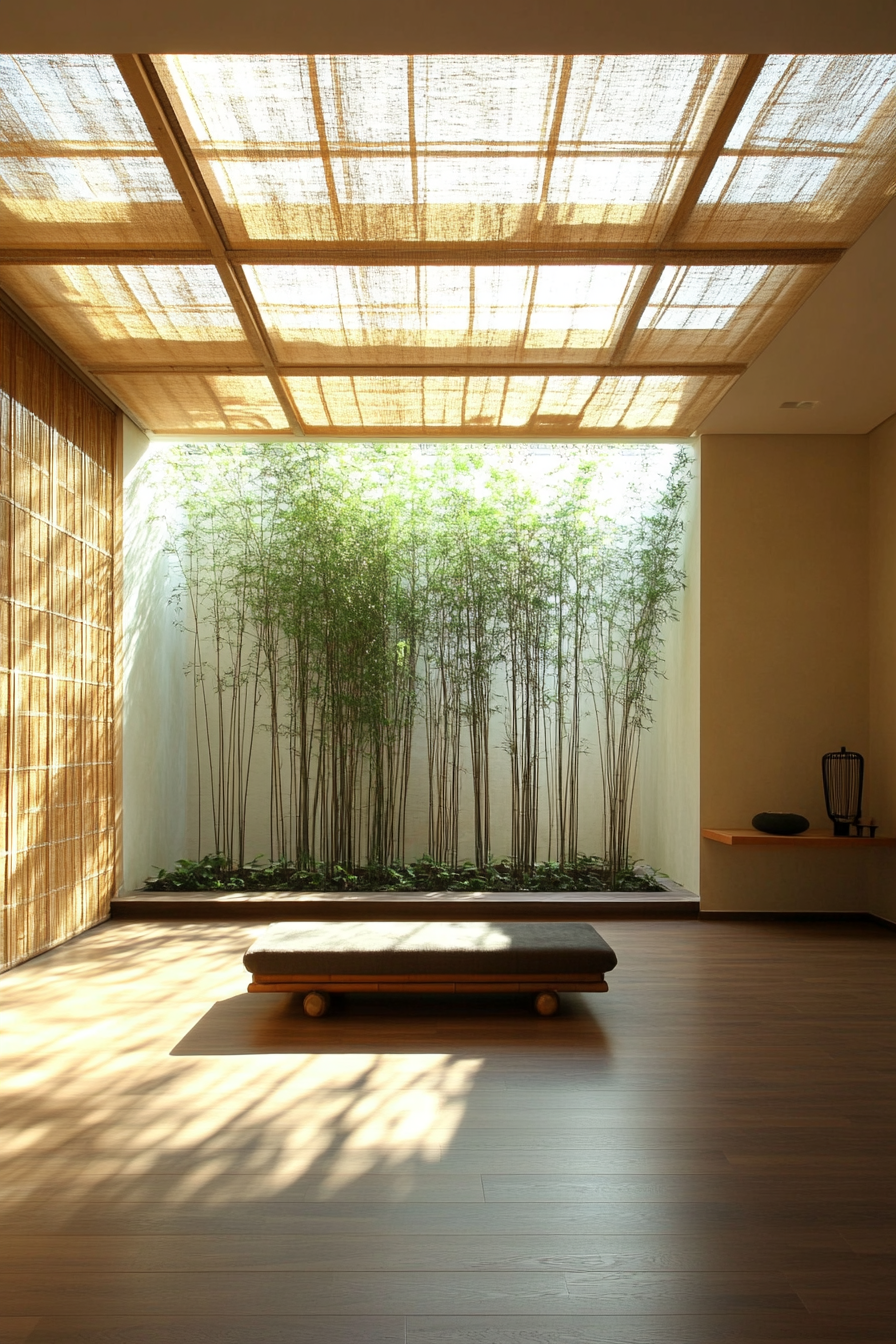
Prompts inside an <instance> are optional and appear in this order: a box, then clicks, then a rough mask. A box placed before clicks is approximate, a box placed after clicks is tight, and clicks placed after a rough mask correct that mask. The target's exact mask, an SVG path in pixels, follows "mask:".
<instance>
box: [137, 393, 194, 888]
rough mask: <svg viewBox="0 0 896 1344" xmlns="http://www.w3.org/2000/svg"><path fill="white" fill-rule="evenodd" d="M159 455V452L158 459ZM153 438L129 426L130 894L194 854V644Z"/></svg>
mask: <svg viewBox="0 0 896 1344" xmlns="http://www.w3.org/2000/svg"><path fill="white" fill-rule="evenodd" d="M156 451H157V450H156ZM152 462H153V450H151V448H150V444H149V441H148V439H147V438H146V435H145V434H143V433H142V432H141V431H140V430H139V429H138V428H137V426H136V425H134V424H132V422H131V421H130V420H128V419H127V418H125V421H124V529H123V531H124V539H123V545H124V629H123V657H122V664H123V666H122V755H123V761H122V812H123V831H124V862H123V879H122V881H123V887H124V890H125V891H133V890H135V889H137V888H139V887H141V886H142V885H143V882H144V881H145V879H146V878H147V877H148V876H150V875H151V874H152V873H153V871H154V870H155V869H158V868H160V867H170V866H172V865H173V864H174V863H175V862H176V861H177V859H179V858H182V857H183V856H184V855H185V854H186V853H187V850H186V829H187V797H186V791H187V762H186V753H187V715H186V698H187V697H186V678H185V675H184V664H185V661H186V658H185V650H184V636H183V634H182V632H181V631H180V630H179V629H178V628H177V625H176V624H175V620H174V611H173V608H172V606H171V605H170V598H171V593H172V591H173V589H174V587H175V580H174V577H173V575H172V573H171V571H170V567H169V561H168V557H167V555H166V554H165V550H164V545H165V524H164V519H163V513H164V509H165V503H166V501H165V499H164V495H163V493H162V489H161V486H160V484H159V479H158V477H157V474H156V473H154V472H153V470H152Z"/></svg>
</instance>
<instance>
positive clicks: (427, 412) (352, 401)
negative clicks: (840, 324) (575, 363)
mask: <svg viewBox="0 0 896 1344" xmlns="http://www.w3.org/2000/svg"><path fill="white" fill-rule="evenodd" d="M730 382H731V379H730V378H728V379H726V378H718V377H714V378H702V377H671V376H668V375H667V376H646V377H627V376H605V377H600V378H598V377H585V376H579V377H576V376H570V377H566V376H553V377H534V376H525V375H512V376H507V377H498V376H492V377H478V376H467V377H464V376H460V375H459V376H449V377H438V376H436V375H424V376H420V377H413V376H404V375H401V376H388V377H372V376H367V375H357V376H352V377H338V376H327V377H320V378H306V377H298V378H288V379H287V383H288V385H289V388H290V391H291V392H292V394H293V397H294V400H295V403H296V406H297V407H298V410H299V414H300V415H301V416H302V417H303V419H304V420H305V422H306V423H307V424H308V425H309V427H314V428H315V429H331V430H332V431H333V432H334V433H335V432H348V433H351V432H353V431H354V432H357V431H358V430H363V429H395V430H408V429H413V428H414V427H416V426H423V427H424V428H425V429H426V430H432V431H437V432H443V433H445V432H449V433H450V432H461V431H482V432H483V433H487V432H489V431H502V432H512V431H520V432H522V433H531V434H545V433H553V432H555V431H556V432H557V433H568V432H575V431H577V430H578V431H581V430H587V431H588V432H590V433H593V432H596V431H602V432H606V433H625V434H632V433H637V432H638V431H640V430H645V429H657V430H660V431H663V432H667V433H669V432H680V433H685V434H687V433H690V432H691V431H692V430H693V428H694V426H695V425H696V424H698V423H699V420H700V418H701V417H702V415H703V414H705V410H706V408H707V407H708V405H711V404H712V402H713V401H714V400H715V399H716V398H717V397H718V396H719V395H720V393H721V392H722V391H724V389H725V387H727V386H728V385H729V384H730Z"/></svg>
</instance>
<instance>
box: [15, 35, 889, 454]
mask: <svg viewBox="0 0 896 1344" xmlns="http://www.w3.org/2000/svg"><path fill="white" fill-rule="evenodd" d="M894 112H896V57H893V56H767V57H762V56H743V55H739V56H604V57H600V56H480V57H476V56H414V57H405V56H233V57H227V56H159V55H156V56H145V55H144V56H135V55H122V56H117V57H115V56H111V55H110V56H85V55H81V56H75V55H72V56H29V55H24V56H0V142H2V143H0V287H2V288H3V289H4V290H5V291H6V293H7V294H8V295H9V296H11V297H12V299H13V300H14V301H15V302H16V303H17V304H18V305H19V306H20V307H21V308H22V309H24V311H25V312H26V313H27V314H29V315H30V316H31V317H32V318H33V320H34V321H35V322H36V323H38V324H39V326H40V327H42V328H43V329H44V331H46V332H47V333H48V334H49V335H50V336H51V337H52V338H53V339H54V340H55V341H56V342H57V343H58V344H59V346H61V347H62V349H63V350H64V351H66V352H67V353H68V354H69V355H70V356H71V357H72V358H73V359H74V360H76V361H77V362H78V363H79V364H80V365H81V366H82V367H83V368H84V369H86V370H87V371H88V372H90V373H91V374H92V375H93V376H94V377H96V378H98V379H99V380H101V381H102V383H103V384H105V386H106V387H107V388H108V389H109V390H110V392H111V393H112V395H113V396H114V397H115V398H116V399H117V400H118V401H120V403H121V404H122V405H123V406H125V408H127V409H128V410H130V411H131V413H132V414H133V415H134V416H135V417H136V418H137V419H138V420H139V421H140V422H141V423H142V424H144V425H145V426H147V427H148V428H149V429H151V430H153V431H155V432H160V433H162V432H164V433H174V434H182V435H184V436H186V437H189V436H191V435H200V434H212V435H214V434H226V433H228V432H232V433H241V432H243V433H252V434H258V435H264V436H266V437H267V436H270V435H273V434H282V435H284V436H292V435H295V434H299V433H305V432H308V433H312V434H327V435H349V436H350V435H355V436H362V437H363V436H369V434H370V433H371V432H373V431H375V432H376V433H377V434H378V435H382V434H388V433H393V432H394V433H400V434H402V435H405V436H413V435H425V436H426V437H433V436H438V435H446V436H451V435H458V434H482V435H485V436H488V435H490V434H497V435H501V434H503V435H523V436H541V437H546V436H547V437H550V436H552V435H554V434H558V435H559V434H562V437H563V438H568V439H573V438H575V437H576V436H584V437H589V438H591V437H595V436H596V435H600V434H613V435H626V434H628V435H639V434H662V435H681V434H686V433H690V432H692V431H693V429H694V428H695V427H696V426H697V424H699V422H700V420H701V419H702V418H703V417H704V416H705V415H706V413H707V412H708V410H709V409H710V408H711V407H712V405H713V404H714V403H715V402H716V401H717V400H718V398H719V397H720V396H721V395H722V394H723V393H724V391H725V390H726V389H727V388H728V387H729V386H730V385H731V383H732V381H733V380H734V379H735V378H736V377H737V376H738V375H739V374H740V373H741V372H742V371H743V369H744V368H745V367H746V366H747V364H748V363H749V362H750V361H751V360H752V359H753V358H755V356H756V355H757V354H758V353H759V351H760V350H761V349H763V347H764V346H765V345H766V344H767V343H768V341H769V340H770V339H771V337H772V336H773V335H774V334H775V332H777V331H778V330H779V329H780V327H781V325H782V324H783V323H784V322H785V321H786V320H787V318H788V317H789V316H790V315H791V314H792V313H793V312H794V311H795V309H796V308H797V307H798V306H799V304H800V303H802V301H803V300H804V299H805V297H806V296H807V294H808V293H809V292H810V291H811V289H812V288H813V287H814V286H815V285H816V284H817V283H818V282H819V280H821V279H822V278H823V276H824V275H825V274H826V273H827V271H828V269H829V268H830V267H831V266H832V265H834V264H835V263H836V261H837V260H838V258H839V256H840V255H842V250H843V249H844V248H846V247H849V246H850V245H851V244H852V243H853V242H854V241H855V240H856V238H857V237H858V236H859V234H860V233H861V232H862V231H863V230H864V229H865V228H866V227H867V225H868V224H869V223H870V221H871V220H872V219H873V218H874V217H875V215H876V214H877V213H878V212H879V211H880V210H881V209H882V208H883V206H884V205H885V204H886V203H887V201H888V199H889V197H890V195H891V193H892V192H893V191H894V189H896V117H894Z"/></svg>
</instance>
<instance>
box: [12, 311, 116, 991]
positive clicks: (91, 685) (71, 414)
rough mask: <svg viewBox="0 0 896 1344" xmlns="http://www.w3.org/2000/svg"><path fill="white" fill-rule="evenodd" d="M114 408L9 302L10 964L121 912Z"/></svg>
mask: <svg viewBox="0 0 896 1344" xmlns="http://www.w3.org/2000/svg"><path fill="white" fill-rule="evenodd" d="M114 450H115V416H114V413H113V412H112V411H111V410H109V409H108V408H107V407H106V406H104V405H103V404H102V403H101V402H100V401H98V400H97V399H96V398H95V397H93V396H92V395H91V394H90V392H89V391H88V390H87V389H86V388H85V387H84V386H83V385H82V384H80V383H79V382H78V381H77V380H76V379H75V378H73V377H72V376H71V375H70V374H69V373H68V372H67V371H66V370H65V369H64V368H63V367H62V366H61V365H60V364H58V363H57V361H56V360H55V359H54V358H53V357H52V356H51V355H50V354H48V353H47V352H46V351H45V350H44V349H43V348H42V347H41V346H39V345H38V344H37V343H36V342H35V341H34V340H32V338H31V337H30V336H29V335H28V334H27V333H26V332H25V331H23V329H22V328H21V327H20V326H19V325H18V324H17V323H16V322H15V321H14V320H13V319H12V318H11V317H9V316H8V315H7V314H6V313H5V312H3V311H2V310H0V843H2V853H0V865H2V872H3V904H2V924H0V935H2V943H0V965H2V966H4V967H6V966H11V965H15V964H16V963H17V962H20V961H24V960H26V959H27V958H28V957H31V956H34V955H35V954H36V953H38V952H41V951H43V950H45V949H46V948H49V947H52V946H54V945H55V944H56V943H59V942H62V941H63V940H64V939H65V938H68V937H70V936H71V935H72V934H74V933H78V932H79V931H80V930H82V929H85V928H88V927H89V926H90V925H91V924H95V923H97V922H98V921H99V920H101V919H103V918H104V917H105V915H106V914H107V913H108V909H109V900H110V897H111V895H112V890H113V886H114V880H115V877H114V874H115V859H116V835H115V824H116V788H115V762H114V755H115V706H114V666H115V647H114V644H115V640H114V625H113V616H114V585H113V566H114V531H115V501H114V489H113V459H114Z"/></svg>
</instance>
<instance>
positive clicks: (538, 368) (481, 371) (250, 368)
mask: <svg viewBox="0 0 896 1344" xmlns="http://www.w3.org/2000/svg"><path fill="white" fill-rule="evenodd" d="M746 367H747V366H746V364H613V365H611V364H570V363H565V364H560V363H556V362H548V361H542V362H541V363H538V364H510V363H504V364H482V363H479V364H280V365H279V366H278V370H277V371H278V373H279V374H280V376H281V377H283V378H508V377H512V378H516V377H528V378H570V377H571V378H576V377H579V378H619V377H631V378H647V377H664V376H668V377H673V378H737V377H739V376H740V374H742V373H743V372H744V371H745V370H746ZM90 371H91V373H92V374H93V375H94V376H95V377H98V378H99V377H103V376H104V375H109V374H117V375H120V376H122V377H124V376H126V375H128V374H153V375H156V376H157V375H159V374H166V373H183V374H200V375H201V374H206V375H209V376H210V377H214V376H217V375H225V374H232V375H237V376H242V377H260V376H261V375H262V374H263V373H265V369H264V367H263V366H262V365H260V364H171V363H168V364H91V366H90Z"/></svg>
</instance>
